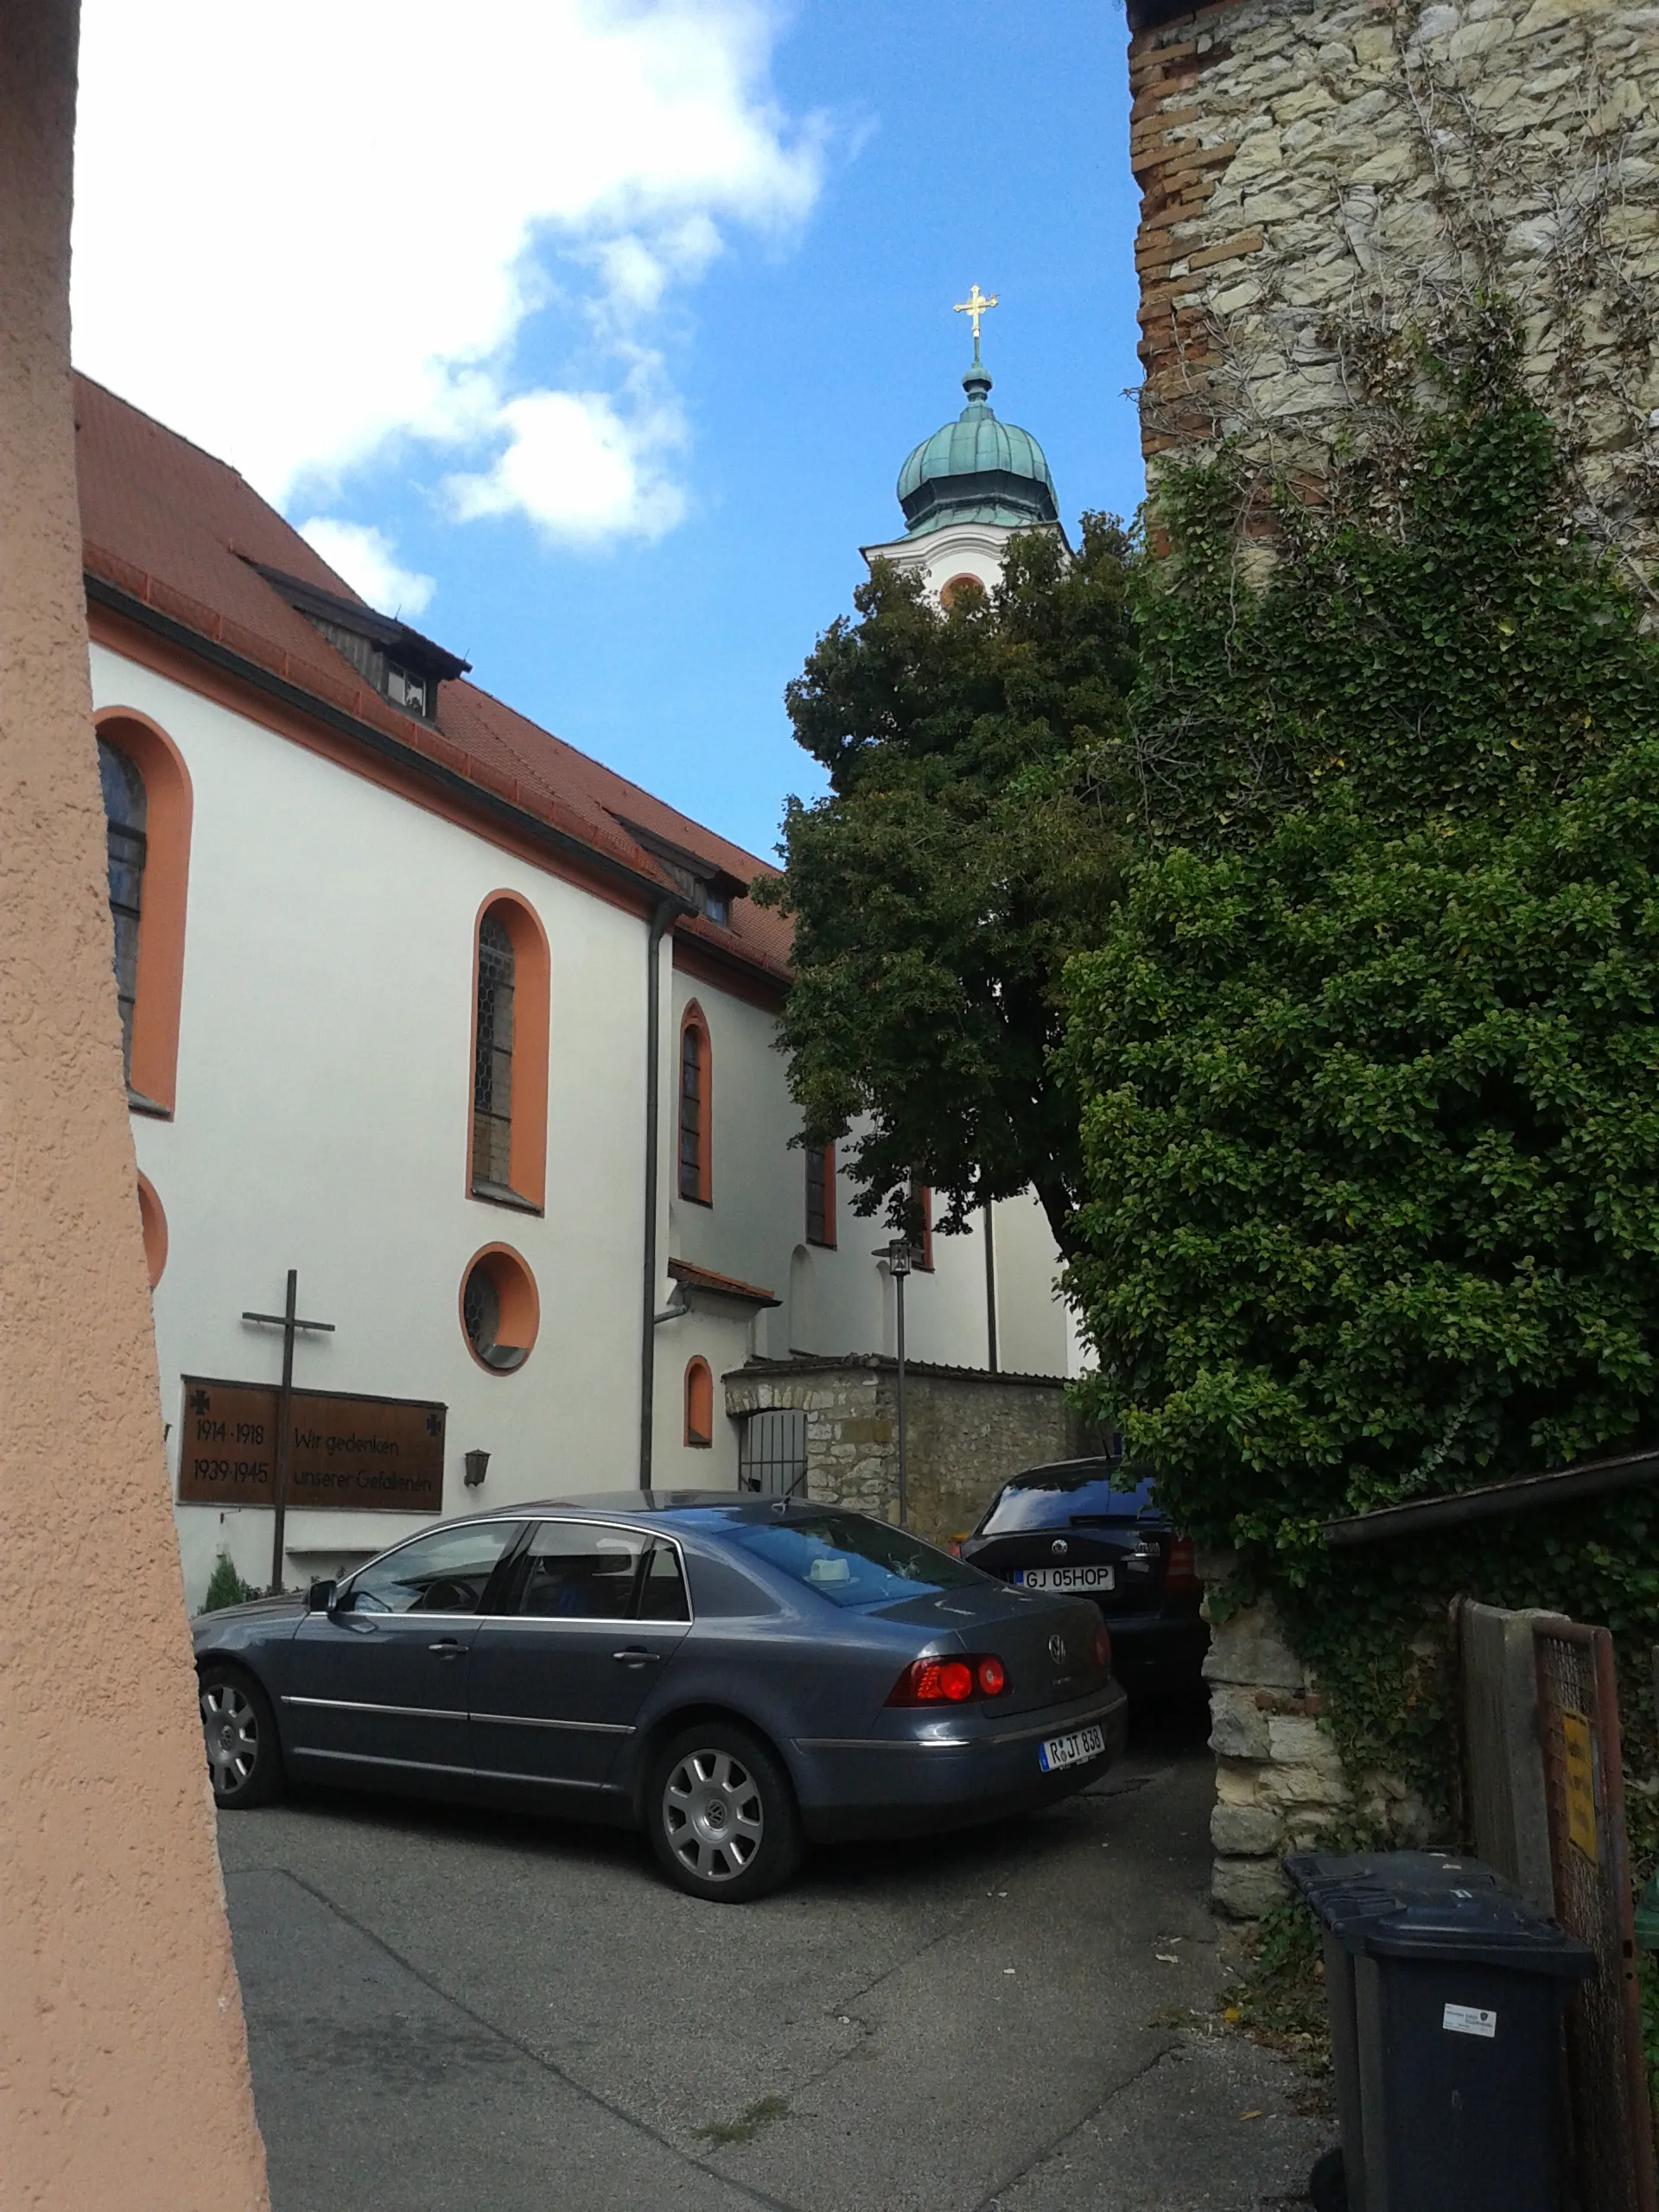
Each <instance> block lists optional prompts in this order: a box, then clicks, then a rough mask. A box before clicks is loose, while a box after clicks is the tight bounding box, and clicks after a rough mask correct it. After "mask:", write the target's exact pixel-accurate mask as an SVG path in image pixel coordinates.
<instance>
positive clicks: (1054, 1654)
mask: <svg viewBox="0 0 1659 2212" xmlns="http://www.w3.org/2000/svg"><path fill="white" fill-rule="evenodd" d="M1048 1656H1049V1657H1050V1658H1051V1659H1052V1661H1053V1662H1054V1664H1055V1665H1056V1666H1057V1667H1063V1666H1064V1665H1065V1637H1063V1636H1058V1635H1057V1636H1051V1637H1049V1639H1048Z"/></svg>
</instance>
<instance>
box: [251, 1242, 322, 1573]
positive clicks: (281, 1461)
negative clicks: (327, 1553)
mask: <svg viewBox="0 0 1659 2212" xmlns="http://www.w3.org/2000/svg"><path fill="white" fill-rule="evenodd" d="M299 1291H300V1274H299V1269H298V1268H289V1271H288V1298H287V1301H286V1310H285V1311H284V1312H283V1313H245V1314H244V1315H243V1316H242V1319H244V1320H245V1321H253V1322H256V1323H257V1324H258V1325H260V1326H261V1327H262V1328H270V1329H280V1330H281V1331H282V1332H283V1387H282V1389H280V1390H279V1391H278V1392H277V1451H276V1460H275V1465H273V1466H272V1468H271V1473H272V1475H273V1477H274V1478H275V1479H274V1483H273V1485H272V1486H273V1488H274V1490H275V1492H276V1505H277V1518H276V1525H275V1526H274V1527H273V1529H271V1532H270V1588H271V1595H272V1596H273V1597H275V1596H276V1595H277V1592H279V1591H280V1590H281V1588H282V1586H283V1536H284V1535H285V1534H286V1532H287V1527H288V1455H289V1441H290V1438H291V1434H292V1431H293V1427H294V1422H293V1405H294V1339H295V1338H296V1336H297V1335H298V1334H299V1332H300V1331H301V1330H302V1329H315V1330H317V1331H318V1332H321V1334H323V1335H326V1336H332V1335H333V1334H334V1323H333V1322H332V1321H302V1320H301V1319H300V1318H299V1315H298V1313H296V1310H295V1308H296V1306H297V1304H298V1301H299Z"/></svg>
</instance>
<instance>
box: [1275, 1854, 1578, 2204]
mask: <svg viewBox="0 0 1659 2212" xmlns="http://www.w3.org/2000/svg"><path fill="white" fill-rule="evenodd" d="M1285 1872H1286V1873H1287V1875H1288V1876H1289V1877H1290V1879H1291V1881H1292V1882H1293V1883H1294V1885H1295V1886H1296V1888H1297V1889H1299V1890H1300V1891H1301V1893H1302V1895H1303V1897H1306V1900H1307V1902H1308V1904H1310V1905H1311V1906H1312V1907H1313V1911H1314V1914H1315V1916H1317V1918H1318V1920H1319V1924H1320V1926H1321V1928H1322V1929H1324V1931H1325V2001H1326V2004H1327V2005H1328V2007H1329V2010H1330V2015H1331V2047H1332V2061H1333V2065H1334V2069H1335V2073H1336V2089H1337V2107H1338V2119H1339V2121H1340V2125H1341V2129H1342V2145H1343V2158H1342V2170H1343V2176H1344V2179H1345V2183H1346V2189H1347V2200H1346V2201H1347V2204H1348V2207H1349V2212H1489V2208H1490V2212H1561V2207H1562V2204H1563V2201H1564V2199H1563V2193H1562V2158H1561V2110H1560V2103H1561V2065H1560V2015H1561V2007H1562V2005H1564V2004H1565V2002H1566V2000H1567V1994H1568V1992H1569V1991H1570V1990H1571V1989H1572V1988H1573V1986H1575V1984H1577V1983H1578V1982H1580V1981H1582V1980H1586V1978H1587V1977H1588V1976H1589V1975H1590V1974H1593V1973H1594V1971H1595V1960H1594V1957H1593V1955H1592V1953H1591V1952H1590V1951H1589V1950H1587V1949H1586V1947H1585V1946H1584V1945H1583V1944H1582V1943H1580V1942H1577V1941H1576V1940H1575V1938H1573V1936H1567V1935H1566V1934H1564V1933H1563V1932H1562V1930H1561V1929H1560V1928H1558V1927H1557V1926H1556V1925H1555V1923H1554V1921H1552V1920H1546V1919H1545V1918H1544V1917H1543V1916H1541V1914H1539V1913H1536V1912H1535V1911H1534V1910H1532V1909H1531V1908H1530V1906H1529V1905H1528V1904H1526V1903H1525V1901H1524V1900H1523V1899H1522V1897H1521V1895H1520V1893H1519V1892H1518V1891H1516V1890H1514V1889H1512V1888H1511V1887H1510V1885H1509V1884H1508V1883H1506V1882H1505V1881H1504V1880H1503V1878H1502V1877H1501V1876H1500V1875H1499V1874H1497V1873H1496V1872H1494V1871H1493V1869H1492V1868H1491V1867H1490V1866H1483V1865H1481V1863H1480V1862H1479V1860H1478V1859H1462V1858H1458V1857H1454V1856H1452V1855H1451V1854H1449V1853H1440V1852H1420V1851H1401V1852H1384V1853H1376V1855H1373V1856H1359V1857H1351V1858H1335V1857H1330V1856H1326V1855H1325V1854H1323V1853H1316V1852H1303V1853H1296V1854H1294V1855H1293V1856H1292V1857H1291V1858H1289V1859H1286V1861H1285ZM1320 2193H1321V2195H1322V2196H1324V2197H1325V2202H1333V2201H1340V2200H1339V2199H1333V2197H1332V2195H1331V2193H1330V2177H1329V2175H1328V2172H1327V2174H1326V2175H1325V2176H1324V2177H1321V2185H1320ZM1317 2201H1318V2199H1317V2198H1316V2202H1317Z"/></svg>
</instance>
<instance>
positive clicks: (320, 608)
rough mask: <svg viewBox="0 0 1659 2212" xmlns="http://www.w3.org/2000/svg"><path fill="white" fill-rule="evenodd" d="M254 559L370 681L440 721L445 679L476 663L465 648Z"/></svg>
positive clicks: (406, 707) (409, 708) (391, 698)
mask: <svg viewBox="0 0 1659 2212" xmlns="http://www.w3.org/2000/svg"><path fill="white" fill-rule="evenodd" d="M244 557H246V556H244ZM248 565H249V566H250V567H251V568H253V569H257V571H258V573H259V574H260V575H262V576H263V577H264V580H265V582H267V583H268V584H270V586H271V588H273V589H274V590H275V591H277V592H279V593H280V594H281V595H282V596H283V598H284V599H285V600H286V601H288V603H289V606H290V607H292V608H293V609H294V612H295V613H296V614H302V615H303V616H304V617H305V619H306V620H307V621H308V623H309V624H310V625H311V626H312V628H313V629H314V630H315V631H318V632H320V633H321V635H322V636H323V637H325V638H326V639H327V640H328V643H329V644H330V645H332V646H333V647H334V651H335V652H337V653H339V654H340V657H341V658H343V659H345V660H347V661H349V662H350V663H351V664H352V666H353V668H354V669H355V670H356V671H357V672H358V674H359V676H360V677H362V679H363V681H364V682H365V683H369V684H372V686H373V687H374V689H375V690H377V691H378V693H379V694H380V696H381V697H382V698H383V699H385V700H386V701H388V702H390V703H391V705H392V706H394V707H397V709H400V710H401V711H402V712H403V713H404V714H406V715H418V716H419V717H420V719H421V720H422V721H424V722H429V721H436V719H437V713H438V686H439V684H440V683H443V682H445V681H446V680H447V679H448V678H451V677H458V676H465V675H466V673H467V669H468V667H469V666H470V665H471V664H470V663H469V662H467V661H464V660H462V659H461V657H460V655H459V654H457V653H452V652H445V650H444V648H443V647H442V645H434V644H433V642H432V640H431V639H430V638H423V636H422V635H421V633H420V632H419V631H418V630H411V629H410V626H409V625H408V623H407V622H399V621H398V620H397V619H396V617H395V616H392V615H390V614H378V613H376V612H375V610H374V608H373V607H365V605H364V604H363V602H362V601H360V600H353V599H344V598H341V597H340V594H338V593H336V592H331V591H323V590H321V589H320V588H318V587H317V586H316V585H315V584H308V583H305V582H302V580H301V579H300V578H299V577H298V576H289V575H283V571H282V570H281V569H268V568H266V567H265V566H264V563H263V562H259V561H251V562H249V564H248Z"/></svg>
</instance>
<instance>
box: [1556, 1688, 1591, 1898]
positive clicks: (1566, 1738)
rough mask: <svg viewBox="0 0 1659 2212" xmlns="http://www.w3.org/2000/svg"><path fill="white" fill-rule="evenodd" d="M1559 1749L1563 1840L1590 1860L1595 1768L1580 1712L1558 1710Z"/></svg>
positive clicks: (1588, 1734) (1588, 1727) (1587, 1723)
mask: <svg viewBox="0 0 1659 2212" xmlns="http://www.w3.org/2000/svg"><path fill="white" fill-rule="evenodd" d="M1561 1750H1562V1753H1563V1764H1564V1765H1565V1767H1566V1770H1567V1841H1568V1842H1569V1843H1570V1844H1572V1845H1573V1847H1574V1849H1575V1850H1579V1851H1581V1852H1582V1853H1584V1855H1585V1857H1586V1859H1590V1860H1591V1861H1592V1863H1593V1862H1594V1861H1595V1859H1596V1768H1595V1760H1594V1758H1593V1757H1592V1752H1591V1747H1590V1723H1589V1722H1588V1721H1587V1720H1586V1719H1585V1717H1584V1715H1583V1713H1562V1715H1561Z"/></svg>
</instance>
